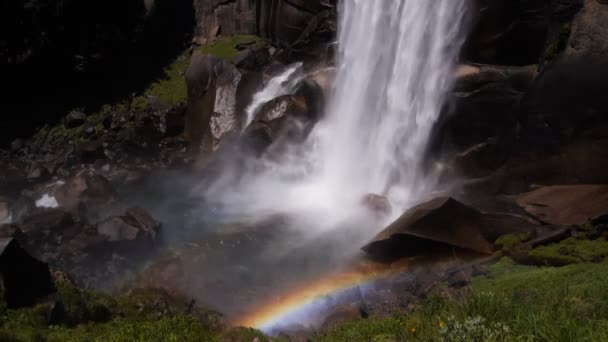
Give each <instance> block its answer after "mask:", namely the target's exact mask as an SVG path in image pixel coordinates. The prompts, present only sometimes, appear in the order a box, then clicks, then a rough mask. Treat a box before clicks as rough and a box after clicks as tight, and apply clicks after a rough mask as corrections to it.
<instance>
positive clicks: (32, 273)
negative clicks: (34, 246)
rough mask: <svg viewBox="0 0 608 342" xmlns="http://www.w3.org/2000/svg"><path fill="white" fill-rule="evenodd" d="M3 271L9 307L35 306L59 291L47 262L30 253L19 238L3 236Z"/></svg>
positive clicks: (0, 244)
mask: <svg viewBox="0 0 608 342" xmlns="http://www.w3.org/2000/svg"><path fill="white" fill-rule="evenodd" d="M0 273H1V274H2V279H3V280H4V298H5V300H6V303H7V305H8V307H9V308H21V307H26V306H32V305H34V304H35V303H36V301H37V300H39V299H41V298H43V297H46V296H48V295H50V294H53V293H55V292H56V290H55V286H54V285H53V282H52V280H51V272H50V271H49V267H48V265H47V264H46V263H44V262H41V261H39V260H36V259H34V258H33V257H32V256H30V255H29V254H28V253H27V252H26V251H25V250H24V249H23V248H21V246H20V245H19V242H17V240H16V239H13V238H5V239H0Z"/></svg>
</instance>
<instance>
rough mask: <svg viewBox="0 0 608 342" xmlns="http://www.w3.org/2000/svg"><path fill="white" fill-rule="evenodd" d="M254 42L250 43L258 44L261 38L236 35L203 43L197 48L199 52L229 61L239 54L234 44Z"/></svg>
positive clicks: (260, 42)
mask: <svg viewBox="0 0 608 342" xmlns="http://www.w3.org/2000/svg"><path fill="white" fill-rule="evenodd" d="M248 42H254V43H253V44H252V45H253V46H256V45H260V44H262V43H263V41H262V39H261V38H260V37H257V36H252V35H236V36H232V37H226V38H221V39H219V40H218V41H217V42H216V43H215V44H208V45H203V46H201V47H200V48H199V49H200V51H201V52H204V53H206V54H210V55H213V56H216V57H220V58H223V59H225V60H227V61H229V62H232V61H234V58H236V56H237V55H238V54H239V51H238V50H237V49H236V46H237V45H239V44H243V43H248Z"/></svg>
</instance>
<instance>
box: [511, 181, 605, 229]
mask: <svg viewBox="0 0 608 342" xmlns="http://www.w3.org/2000/svg"><path fill="white" fill-rule="evenodd" d="M517 203H519V205H521V206H522V207H523V208H524V209H525V210H526V211H528V212H529V213H530V214H531V215H533V216H535V217H536V218H538V219H539V220H541V221H543V222H546V223H549V224H556V225H582V224H584V223H587V222H589V221H591V220H592V219H595V218H598V217H601V216H603V215H607V214H608V185H571V186H568V185H561V186H560V185H556V186H548V187H542V188H540V189H538V190H534V191H532V192H528V193H525V194H522V195H519V196H518V197H517Z"/></svg>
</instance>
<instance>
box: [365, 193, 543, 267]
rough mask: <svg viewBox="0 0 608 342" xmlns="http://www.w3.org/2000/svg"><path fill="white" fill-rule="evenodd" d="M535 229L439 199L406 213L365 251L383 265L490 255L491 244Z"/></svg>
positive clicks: (511, 218) (514, 219)
mask: <svg viewBox="0 0 608 342" xmlns="http://www.w3.org/2000/svg"><path fill="white" fill-rule="evenodd" d="M534 227H535V225H534V224H533V223H531V222H529V221H527V220H525V219H523V218H521V217H519V216H516V215H502V214H484V213H482V212H480V211H478V210H476V209H474V208H472V207H468V206H466V205H464V204H462V203H460V202H458V201H456V200H454V199H452V198H441V197H440V198H436V199H433V200H431V201H429V202H426V203H423V204H420V205H418V206H416V207H414V208H411V209H409V210H407V211H406V212H405V213H404V214H403V215H401V217H399V218H398V219H397V220H396V221H395V222H393V223H392V224H390V225H389V226H388V227H387V228H386V229H385V230H383V231H382V232H381V233H380V234H378V235H377V236H376V237H375V238H374V239H373V240H372V242H370V243H369V244H367V245H366V246H364V247H363V250H364V251H365V252H367V253H368V254H369V255H370V257H372V258H374V259H378V260H381V261H390V260H395V259H399V258H401V257H405V256H412V255H419V254H424V253H429V251H436V250H437V249H440V250H441V249H443V250H445V249H446V248H447V249H451V248H453V247H457V248H462V249H469V250H473V251H476V252H479V253H483V254H491V253H492V244H491V243H490V241H494V240H495V239H496V238H498V237H499V236H501V235H504V234H506V233H508V232H516V231H529V230H531V229H533V228H534Z"/></svg>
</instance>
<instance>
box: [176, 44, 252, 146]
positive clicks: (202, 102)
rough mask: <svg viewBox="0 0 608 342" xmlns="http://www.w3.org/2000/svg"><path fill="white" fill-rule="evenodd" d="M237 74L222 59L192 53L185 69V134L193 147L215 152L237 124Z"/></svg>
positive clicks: (238, 78) (238, 74)
mask: <svg viewBox="0 0 608 342" xmlns="http://www.w3.org/2000/svg"><path fill="white" fill-rule="evenodd" d="M240 80H241V73H240V72H239V71H238V70H237V69H236V68H235V67H234V66H233V65H232V64H231V63H229V62H227V61H226V60H224V59H220V58H217V57H213V56H210V55H205V54H202V53H195V54H194V55H193V56H192V59H191V61H190V67H189V68H188V70H187V71H186V81H187V83H188V112H187V114H186V135H187V138H188V139H189V141H190V146H191V148H192V149H193V150H199V151H202V152H212V151H215V150H216V149H217V148H218V147H219V144H220V142H221V141H222V139H223V138H224V137H225V136H227V135H228V134H230V133H231V132H233V131H234V130H235V129H237V128H239V127H240V120H241V119H240V116H239V114H242V113H239V112H237V110H236V108H237V106H236V102H237V100H236V94H237V89H238V85H239V82H240Z"/></svg>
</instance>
